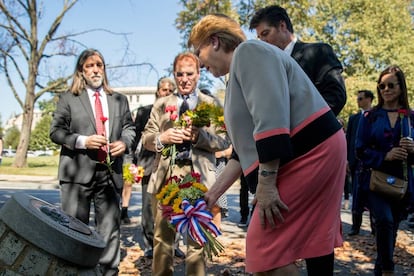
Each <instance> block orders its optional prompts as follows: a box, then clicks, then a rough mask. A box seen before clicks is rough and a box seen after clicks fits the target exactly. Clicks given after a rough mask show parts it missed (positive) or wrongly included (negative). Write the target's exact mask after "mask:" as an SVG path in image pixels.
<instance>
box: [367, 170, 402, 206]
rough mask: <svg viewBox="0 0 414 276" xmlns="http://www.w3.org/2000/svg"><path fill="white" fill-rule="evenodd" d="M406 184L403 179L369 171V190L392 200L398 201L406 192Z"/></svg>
mask: <svg viewBox="0 0 414 276" xmlns="http://www.w3.org/2000/svg"><path fill="white" fill-rule="evenodd" d="M407 186H408V182H407V181H406V180H404V179H401V178H398V177H395V176H392V175H389V174H386V173H384V172H380V171H377V170H371V179H370V182H369V189H370V190H371V191H373V192H376V193H378V194H381V195H383V196H386V197H388V198H390V199H393V200H400V199H402V198H403V197H404V195H405V193H406V192H407Z"/></svg>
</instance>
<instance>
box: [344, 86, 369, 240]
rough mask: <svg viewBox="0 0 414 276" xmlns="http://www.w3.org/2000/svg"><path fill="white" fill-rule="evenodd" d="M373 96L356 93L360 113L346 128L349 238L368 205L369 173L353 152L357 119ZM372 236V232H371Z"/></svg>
mask: <svg viewBox="0 0 414 276" xmlns="http://www.w3.org/2000/svg"><path fill="white" fill-rule="evenodd" d="M373 99H374V94H373V93H372V92H371V91H369V90H359V91H358V98H357V101H358V107H359V108H360V111H359V112H358V113H357V114H353V115H351V116H349V120H348V126H347V130H346V140H347V144H348V145H347V149H348V166H347V171H348V173H349V174H350V175H351V179H352V228H351V231H350V232H349V233H348V235H349V236H355V235H358V234H359V230H360V228H361V224H362V214H363V213H364V210H365V208H366V207H368V206H367V203H368V198H367V192H368V189H369V187H368V185H369V182H368V180H369V176H370V172H369V170H368V169H364V168H363V167H362V164H361V161H360V160H358V159H357V157H356V152H355V139H356V135H357V130H358V125H359V119H360V118H361V116H362V115H363V113H364V112H365V111H367V110H370V109H371V105H372V101H373ZM370 218H371V229H374V227H373V218H372V216H371V215H370ZM372 233H373V234H374V230H372Z"/></svg>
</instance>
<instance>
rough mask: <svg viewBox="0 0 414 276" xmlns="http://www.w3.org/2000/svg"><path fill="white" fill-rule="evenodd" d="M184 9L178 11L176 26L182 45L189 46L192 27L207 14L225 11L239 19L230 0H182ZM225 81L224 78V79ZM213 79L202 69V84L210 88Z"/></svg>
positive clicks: (224, 12)
mask: <svg viewBox="0 0 414 276" xmlns="http://www.w3.org/2000/svg"><path fill="white" fill-rule="evenodd" d="M180 3H181V4H182V5H183V7H184V10H182V11H181V12H179V13H178V17H177V19H176V20H175V26H176V28H177V29H178V31H179V32H180V34H181V37H182V44H181V45H182V47H183V48H184V49H186V48H187V41H188V37H189V36H190V32H191V29H192V27H193V26H194V25H195V24H196V23H197V22H198V21H199V20H200V19H201V18H202V17H203V16H205V15H207V14H211V13H223V14H227V15H229V16H231V17H232V18H234V19H236V20H238V18H239V15H238V14H237V10H236V8H234V7H232V3H231V1H230V0H188V1H187V0H180ZM222 81H223V83H224V80H222ZM212 84H213V80H212V79H211V78H210V76H209V75H208V74H206V72H205V71H204V70H202V71H201V77H200V86H203V87H208V88H210V87H211V86H212Z"/></svg>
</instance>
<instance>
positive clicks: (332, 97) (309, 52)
mask: <svg viewBox="0 0 414 276" xmlns="http://www.w3.org/2000/svg"><path fill="white" fill-rule="evenodd" d="M292 57H293V58H294V59H295V60H296V61H297V62H298V63H299V65H300V67H302V69H303V71H305V73H306V74H307V75H308V77H309V78H310V79H311V80H312V82H313V84H314V85H315V86H316V88H317V89H318V91H319V93H320V94H321V95H322V97H323V98H324V99H325V101H326V102H327V103H328V105H329V106H330V107H331V109H332V111H333V112H334V113H335V115H338V114H339V112H341V110H342V108H343V107H344V105H345V103H346V89H345V83H344V80H343V78H342V76H341V73H342V65H341V62H340V61H339V60H338V58H337V57H336V55H335V53H334V51H333V49H332V47H331V46H329V45H328V44H325V43H304V42H301V41H297V42H296V43H295V46H294V48H293V51H292Z"/></svg>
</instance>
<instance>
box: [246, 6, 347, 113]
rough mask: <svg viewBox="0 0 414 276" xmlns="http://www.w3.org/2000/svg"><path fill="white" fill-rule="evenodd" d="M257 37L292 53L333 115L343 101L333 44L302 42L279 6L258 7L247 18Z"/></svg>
mask: <svg viewBox="0 0 414 276" xmlns="http://www.w3.org/2000/svg"><path fill="white" fill-rule="evenodd" d="M249 28H250V30H253V29H255V30H256V33H257V37H258V38H259V39H260V40H263V41H265V42H268V43H270V44H273V45H275V46H277V47H279V48H280V49H282V50H284V51H285V52H286V53H288V54H289V55H291V56H292V57H293V58H294V59H295V60H296V61H297V62H298V64H299V65H300V67H302V69H303V70H304V71H305V73H306V74H307V75H308V77H309V78H310V79H311V81H312V82H313V84H314V85H315V86H316V88H317V89H318V91H319V93H321V95H322V97H323V98H324V99H325V101H326V102H327V103H328V105H329V106H330V107H331V109H332V111H333V112H334V113H335V116H337V115H338V114H339V112H341V110H342V108H343V107H344V105H345V103H346V89H345V83H344V80H343V78H342V75H341V73H342V65H341V62H340V61H339V60H338V58H337V57H336V55H335V53H334V51H333V50H332V47H331V46H329V45H328V44H326V43H304V42H302V41H299V40H298V39H297V38H296V36H295V35H294V32H293V26H292V23H291V20H290V18H289V16H288V14H287V12H286V10H285V9H283V8H282V7H280V6H276V5H273V6H268V7H265V8H262V9H260V10H258V11H257V12H256V13H255V14H254V15H253V17H252V19H251V21H250V27H249Z"/></svg>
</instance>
